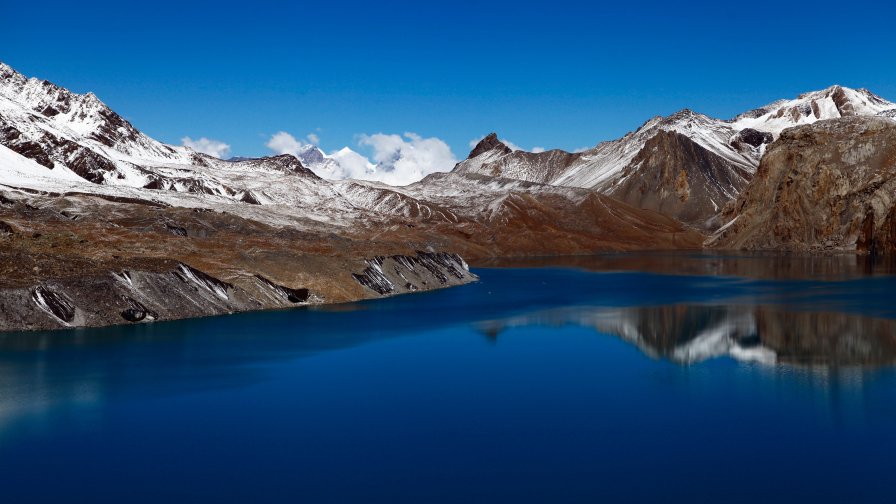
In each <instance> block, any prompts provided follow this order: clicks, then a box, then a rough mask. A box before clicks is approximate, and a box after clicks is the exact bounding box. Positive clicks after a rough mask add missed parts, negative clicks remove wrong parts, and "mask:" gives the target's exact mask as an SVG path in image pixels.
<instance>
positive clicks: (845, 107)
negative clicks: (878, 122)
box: [731, 86, 896, 138]
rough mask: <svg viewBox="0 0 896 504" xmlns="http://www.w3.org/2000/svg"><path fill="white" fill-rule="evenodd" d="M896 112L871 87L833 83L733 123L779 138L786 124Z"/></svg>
mask: <svg viewBox="0 0 896 504" xmlns="http://www.w3.org/2000/svg"><path fill="white" fill-rule="evenodd" d="M894 114H896V103H892V102H889V101H887V100H885V99H883V98H881V97H880V96H877V95H876V94H874V93H872V92H870V91H868V90H867V89H850V88H848V87H843V86H831V87H829V88H827V89H822V90H821V91H813V92H811V93H804V94H802V95H800V96H799V97H797V98H796V99H793V100H778V101H776V102H774V103H770V104H768V105H766V106H764V107H760V108H758V109H755V110H751V111H749V112H745V113H743V114H741V115H739V116H737V117H736V118H734V119H733V120H732V121H731V123H732V125H733V126H734V129H736V130H743V129H745V128H752V129H754V130H758V131H765V132H769V133H771V134H772V135H773V136H774V137H775V138H777V137H778V135H779V134H780V133H781V132H782V131H784V130H785V129H786V128H790V127H792V126H798V125H802V124H812V123H814V122H816V121H821V120H825V119H837V118H840V117H851V116H874V115H885V116H890V117H892V116H893V115H894Z"/></svg>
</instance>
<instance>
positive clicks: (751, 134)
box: [733, 128, 774, 147]
mask: <svg viewBox="0 0 896 504" xmlns="http://www.w3.org/2000/svg"><path fill="white" fill-rule="evenodd" d="M772 140H774V136H772V134H771V133H769V132H767V131H757V130H754V129H753V128H744V129H742V130H740V131H738V132H737V135H735V136H734V140H733V143H735V144H738V143H743V144H746V145H749V146H751V147H759V146H761V145H763V144H768V143H771V142H772Z"/></svg>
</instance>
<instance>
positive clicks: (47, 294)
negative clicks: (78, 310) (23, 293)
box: [31, 286, 75, 323]
mask: <svg viewBox="0 0 896 504" xmlns="http://www.w3.org/2000/svg"><path fill="white" fill-rule="evenodd" d="M31 299H32V300H33V301H34V302H35V303H36V304H37V306H39V307H40V308H41V309H43V310H44V311H46V312H48V313H51V314H52V315H53V316H55V317H56V318H58V319H59V320H61V321H63V322H66V323H68V322H71V321H73V320H74V319H75V305H74V304H73V303H72V300H71V299H69V298H68V296H66V295H65V294H61V293H58V292H54V291H52V290H50V289H48V288H46V287H43V286H39V287H36V288H35V289H34V290H33V291H31Z"/></svg>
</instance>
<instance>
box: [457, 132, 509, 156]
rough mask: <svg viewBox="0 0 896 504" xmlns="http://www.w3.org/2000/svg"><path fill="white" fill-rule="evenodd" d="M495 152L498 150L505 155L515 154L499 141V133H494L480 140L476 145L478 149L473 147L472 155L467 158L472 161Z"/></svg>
mask: <svg viewBox="0 0 896 504" xmlns="http://www.w3.org/2000/svg"><path fill="white" fill-rule="evenodd" d="M493 150H498V151H500V152H502V153H504V154H510V153H511V152H513V149H511V148H510V147H508V146H507V145H506V144H505V143H504V142H502V141H501V140H499V139H498V134H497V133H495V132H492V133H489V134H488V135H485V138H483V139H482V140H480V141H479V143H477V144H476V147H473V150H471V151H470V155H469V156H467V157H468V159H472V158H474V157H476V156H479V155H480V154H482V153H485V152H489V151H493Z"/></svg>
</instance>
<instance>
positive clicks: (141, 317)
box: [121, 296, 159, 322]
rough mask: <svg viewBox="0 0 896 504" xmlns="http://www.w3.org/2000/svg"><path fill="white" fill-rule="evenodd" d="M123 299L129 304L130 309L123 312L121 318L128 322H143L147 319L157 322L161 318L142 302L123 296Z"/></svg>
mask: <svg viewBox="0 0 896 504" xmlns="http://www.w3.org/2000/svg"><path fill="white" fill-rule="evenodd" d="M122 299H123V300H124V301H125V302H126V303H127V304H128V307H127V308H125V309H124V310H122V311H121V318H123V319H125V320H127V321H128V322H143V321H145V320H147V319H149V320H155V319H157V318H159V314H158V313H156V312H154V311H153V310H150V309H149V308H147V307H146V306H144V305H143V303H141V302H140V301H137V300H136V299H134V298H131V297H128V296H122Z"/></svg>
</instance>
